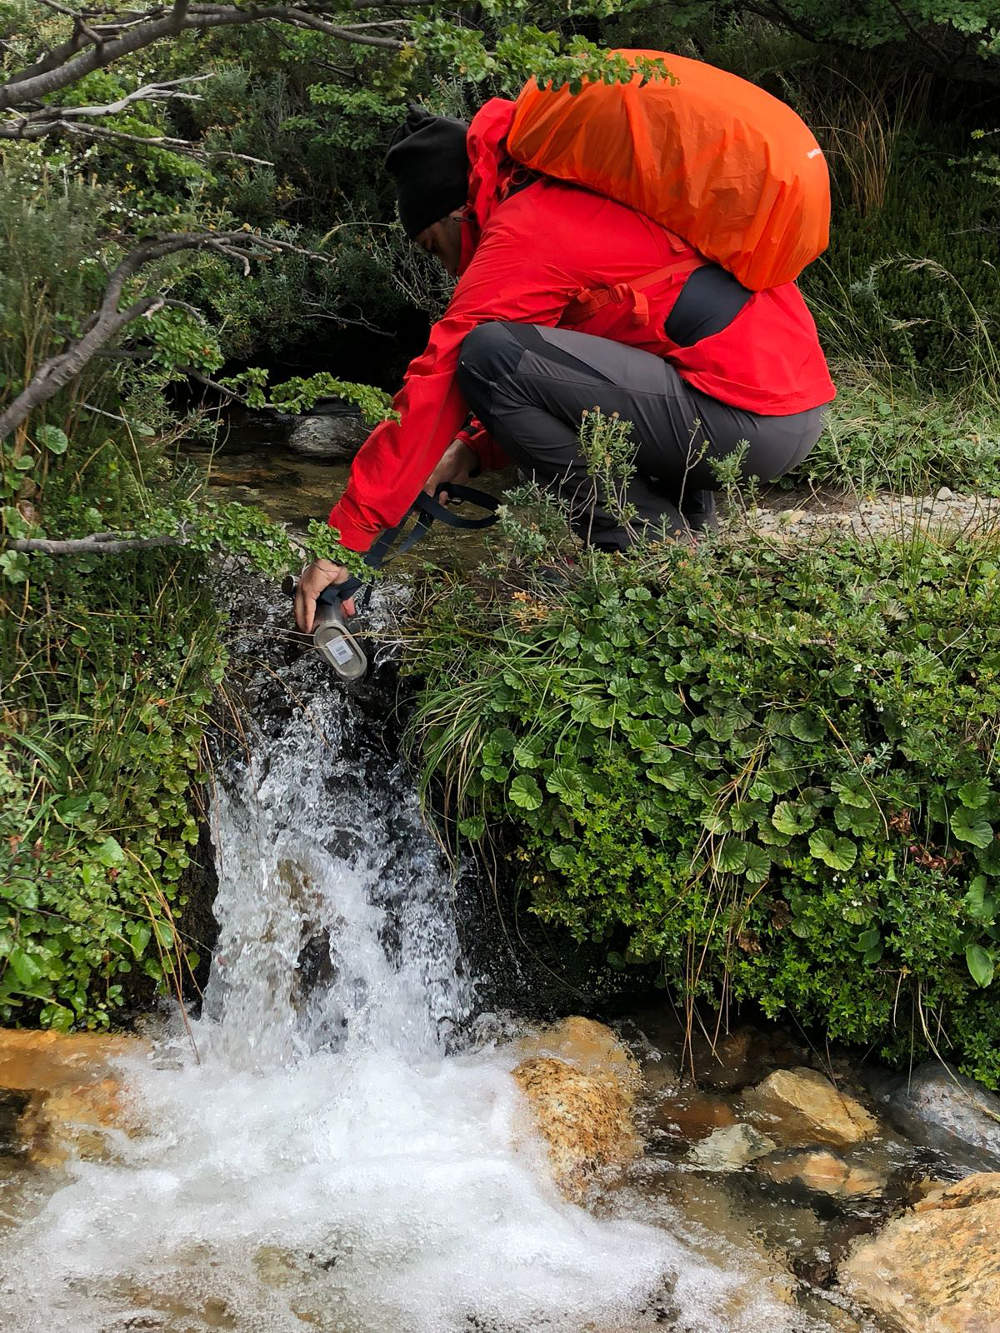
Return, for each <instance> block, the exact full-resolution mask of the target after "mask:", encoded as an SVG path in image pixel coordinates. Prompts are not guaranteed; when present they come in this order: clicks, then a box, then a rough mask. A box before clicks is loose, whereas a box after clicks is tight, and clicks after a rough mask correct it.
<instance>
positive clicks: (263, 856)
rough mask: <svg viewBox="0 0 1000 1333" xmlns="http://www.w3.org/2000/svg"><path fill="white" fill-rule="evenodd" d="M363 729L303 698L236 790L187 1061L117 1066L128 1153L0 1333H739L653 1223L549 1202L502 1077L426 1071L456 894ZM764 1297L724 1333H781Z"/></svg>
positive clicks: (693, 1266) (52, 1209)
mask: <svg viewBox="0 0 1000 1333" xmlns="http://www.w3.org/2000/svg"><path fill="white" fill-rule="evenodd" d="M358 726H359V724H358V723H357V721H356V719H355V718H354V716H353V715H352V714H351V713H350V712H348V711H346V710H344V709H343V708H342V707H341V705H340V702H339V701H338V696H337V695H335V694H333V693H331V694H330V695H329V696H326V695H324V694H323V693H322V692H321V693H319V694H317V695H314V697H313V698H312V700H311V702H310V703H309V705H308V707H306V708H299V709H297V710H296V711H295V713H294V716H292V717H291V719H290V720H289V721H288V722H287V724H286V725H285V726H284V729H283V730H282V731H281V732H280V734H278V735H277V736H274V735H272V736H271V737H270V738H269V739H268V740H267V742H266V743H264V742H263V741H262V742H261V743H260V745H259V748H258V749H257V751H256V752H255V753H251V754H250V755H249V756H248V757H247V758H246V759H245V760H244V761H242V762H241V763H239V764H237V765H235V766H232V765H231V766H230V772H229V775H228V778H227V779H226V782H225V784H224V787H223V789H222V790H220V794H219V807H218V810H217V857H218V866H219V877H220V891H219V898H218V904H217V908H216V914H217V916H218V918H219V921H220V924H221V936H220V939H219V945H218V952H217V957H216V959H215V963H214V965H213V972H212V976H211V981H210V984H209V987H208V990H207V994H206V1000H205V1006H204V1014H203V1016H202V1018H201V1019H200V1020H199V1021H198V1022H196V1023H194V1024H192V1030H193V1038H194V1045H195V1046H196V1047H197V1058H196V1057H195V1055H194V1053H193V1052H192V1047H191V1042H190V1040H189V1039H188V1037H187V1036H186V1035H185V1034H184V1032H183V1029H182V1028H180V1026H179V1025H178V1030H177V1031H176V1032H174V1033H167V1034H166V1035H165V1036H163V1037H162V1038H161V1039H160V1040H159V1041H158V1042H157V1044H156V1049H155V1050H154V1052H153V1054H152V1055H151V1056H150V1058H149V1059H148V1060H141V1061H136V1062H135V1063H134V1064H132V1065H131V1066H130V1067H129V1068H128V1071H127V1086H128V1096H129V1097H130V1099H131V1102H132V1104H133V1113H134V1116H135V1118H136V1119H137V1120H138V1122H139V1123H140V1124H141V1126H142V1127H143V1128H142V1130H141V1132H140V1133H139V1134H137V1135H135V1136H133V1137H126V1136H125V1135H121V1136H120V1138H118V1139H117V1140H116V1141H115V1142H113V1144H112V1145H111V1146H112V1155H111V1160H109V1161H107V1162H102V1163H96V1162H77V1163H73V1164H71V1165H70V1167H69V1170H68V1179H67V1181H66V1183H64V1184H63V1185H62V1186H61V1187H60V1188H58V1189H57V1190H56V1191H55V1192H54V1193H53V1194H51V1196H50V1197H49V1198H48V1199H47V1201H45V1202H43V1203H42V1204H41V1205H40V1207H39V1209H38V1210H37V1212H36V1215H35V1216H34V1217H32V1218H29V1219H27V1220H25V1221H23V1222H22V1224H21V1225H20V1226H19V1227H16V1228H14V1229H12V1230H10V1231H9V1232H8V1233H7V1237H6V1239H5V1240H4V1242H3V1244H2V1246H0V1273H2V1278H0V1326H2V1328H3V1329H4V1330H5V1331H6V1333H124V1331H125V1330H131V1329H163V1330H169V1331H170V1333H200V1331H201V1330H209V1329H238V1330H246V1331H247V1333H283V1331H284V1330H299V1331H301V1330H303V1329H306V1328H316V1329H320V1330H329V1331H331V1333H355V1331H357V1333H453V1331H454V1333H460V1331H464V1333H473V1331H475V1330H479V1331H481V1333H513V1331H517V1333H528V1330H542V1329H544V1330H553V1331H555V1330H567V1331H572V1333H581V1331H582V1330H585V1329H588V1330H589V1329H595V1330H596V1329H600V1330H611V1329H628V1328H631V1327H633V1326H634V1319H635V1312H636V1311H637V1310H638V1309H639V1308H640V1307H641V1306H642V1304H643V1302H644V1301H646V1300H647V1299H648V1298H649V1297H650V1295H651V1293H654V1292H656V1291H657V1290H661V1291H669V1292H671V1293H672V1294H671V1295H670V1296H669V1297H666V1298H665V1299H667V1301H668V1304H669V1305H670V1306H671V1308H674V1309H676V1310H677V1311H678V1314H677V1316H676V1317H673V1316H671V1317H670V1318H669V1319H668V1320H667V1323H666V1326H669V1327H673V1328H684V1329H698V1330H708V1329H719V1330H722V1329H732V1328H735V1327H736V1326H737V1325H736V1322H734V1319H733V1317H732V1316H731V1315H730V1314H727V1313H724V1312H725V1311H726V1310H727V1309H728V1308H729V1306H728V1302H729V1297H730V1296H731V1294H732V1291H733V1288H734V1284H737V1285H738V1283H739V1281H740V1279H738V1278H737V1277H736V1276H735V1275H734V1274H732V1273H726V1272H723V1271H722V1270H721V1269H718V1268H716V1267H715V1266H713V1265H712V1264H711V1263H709V1262H708V1261H706V1260H704V1259H702V1258H699V1257H697V1256H696V1255H695V1254H694V1252H693V1251H692V1250H690V1249H689V1248H686V1247H685V1246H684V1245H683V1244H681V1243H680V1242H679V1241H677V1240H675V1239H674V1238H673V1237H672V1235H671V1231H670V1228H669V1216H663V1215H662V1213H663V1210H662V1209H660V1210H656V1209H654V1210H653V1214H656V1213H657V1211H659V1213H660V1214H661V1215H660V1216H658V1217H654V1219H653V1220H655V1221H656V1222H657V1223H658V1224H656V1225H651V1224H648V1223H640V1222H638V1221H633V1220H625V1219H621V1218H611V1219H610V1220H609V1219H607V1218H605V1219H603V1220H602V1219H598V1218H597V1217H595V1216H593V1215H592V1214H590V1213H588V1212H587V1211H585V1210H584V1209H582V1208H580V1207H577V1206H575V1205H571V1204H569V1203H567V1202H565V1201H564V1200H563V1199H562V1198H561V1197H560V1196H559V1195H558V1193H557V1191H556V1190H555V1189H554V1187H553V1186H552V1184H551V1182H550V1181H549V1179H548V1177H547V1175H546V1171H545V1168H544V1162H543V1159H542V1153H541V1149H540V1148H539V1147H538V1145H537V1143H535V1141H534V1140H533V1139H532V1137H531V1135H530V1134H529V1133H528V1131H527V1126H526V1121H525V1118H524V1110H523V1107H522V1105H521V1103H520V1101H519V1095H518V1094H517V1092H516V1089H515V1085H514V1083H513V1081H512V1080H511V1078H510V1077H509V1070H510V1068H511V1067H512V1066H513V1064H514V1063H516V1059H517V1057H516V1056H515V1055H513V1054H512V1053H511V1051H509V1050H505V1049H504V1048H503V1046H495V1045H491V1044H487V1043H482V1042H481V1043H479V1044H478V1045H476V1044H475V1043H466V1045H465V1047H464V1048H463V1047H462V1046H461V1044H457V1049H455V1050H454V1051H452V1052H451V1053H449V1051H448V1050H447V1049H446V1044H447V1042H448V1039H449V1037H450V1036H451V1035H452V1034H453V1033H454V1032H455V1031H456V1029H457V1027H458V1025H459V1024H461V1023H462V1021H463V1020H464V1019H466V1018H467V1016H468V1014H469V1012H470V1007H471V1005H472V1001H473V993H472V989H471V987H470V986H469V984H468V983H467V982H466V981H465V980H464V979H463V978H462V968H461V961H460V956H459V946H458V939H457V934H456V929H455V921H454V916H453V905H452V890H451V886H450V883H449V879H448V876H447V874H446V872H445V869H444V867H443V865H442V864H441V862H440V859H439V857H438V855H437V853H436V849H435V848H434V845H433V843H432V841H431V839H430V838H429V837H428V835H427V833H426V832H425V830H424V829H423V828H422V827H421V824H420V820H419V816H418V812H417V809H416V805H415V801H414V799H413V797H412V795H411V794H410V793H409V792H408V789H407V785H406V783H405V781H404V780H403V779H402V777H401V776H400V774H399V773H398V771H396V769H395V767H394V761H393V760H392V759H391V758H390V757H388V756H381V755H379V753H378V751H377V747H376V746H375V745H374V744H373V742H372V740H371V738H370V737H367V738H366V737H365V736H363V735H361V734H360V733H358ZM345 755H352V756H353V757H352V758H346V757H344V756H345ZM651 1216H652V1214H651ZM761 1299H762V1301H763V1303H762V1304H761V1303H757V1304H756V1305H755V1304H754V1302H753V1301H750V1302H749V1303H747V1302H744V1303H743V1306H744V1313H743V1315H742V1316H741V1317H740V1319H739V1321H738V1322H739V1326H740V1327H742V1328H745V1329H747V1330H752V1329H756V1328H767V1329H768V1330H775V1329H778V1328H781V1327H792V1326H793V1325H792V1324H791V1323H789V1322H787V1312H786V1315H785V1316H784V1317H782V1316H779V1315H778V1312H777V1311H776V1309H773V1308H772V1307H771V1306H770V1304H769V1303H768V1302H767V1301H766V1300H765V1299H764V1298H763V1297H762V1298H761ZM794 1326H796V1327H798V1326H799V1325H794Z"/></svg>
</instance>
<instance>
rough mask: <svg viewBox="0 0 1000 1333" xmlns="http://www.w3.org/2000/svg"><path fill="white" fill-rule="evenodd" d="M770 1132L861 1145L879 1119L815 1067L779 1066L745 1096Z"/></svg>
mask: <svg viewBox="0 0 1000 1333" xmlns="http://www.w3.org/2000/svg"><path fill="white" fill-rule="evenodd" d="M743 1097H744V1101H745V1102H746V1105H747V1106H748V1107H749V1108H750V1109H751V1110H752V1111H755V1112H756V1113H757V1114H758V1116H760V1117H761V1119H762V1120H763V1122H764V1123H765V1124H766V1126H767V1129H768V1131H769V1132H770V1133H772V1134H774V1135H776V1136H777V1137H778V1138H780V1139H781V1140H782V1141H783V1142H785V1143H789V1144H796V1143H797V1144H806V1143H827V1144H831V1145H833V1146H834V1147H837V1146H839V1145H841V1144H848V1143H859V1142H860V1141H861V1140H862V1139H868V1138H871V1137H872V1135H874V1134H875V1133H876V1132H877V1131H878V1121H877V1120H876V1119H875V1117H874V1116H873V1115H872V1114H871V1113H870V1112H869V1111H866V1110H865V1108H864V1107H863V1106H862V1105H861V1103H860V1102H859V1101H858V1100H857V1099H856V1098H854V1097H851V1096H849V1095H848V1094H847V1093H843V1092H840V1091H839V1090H838V1089H837V1088H835V1087H834V1085H833V1084H832V1083H831V1082H830V1080H829V1079H828V1078H825V1077H824V1076H823V1075H822V1074H819V1073H817V1072H816V1070H814V1069H805V1068H798V1069H777V1070H775V1072H774V1073H773V1074H770V1075H768V1077H767V1078H766V1079H764V1081H763V1083H759V1084H758V1085H757V1086H756V1087H755V1088H751V1089H749V1091H747V1092H745V1093H744V1094H743Z"/></svg>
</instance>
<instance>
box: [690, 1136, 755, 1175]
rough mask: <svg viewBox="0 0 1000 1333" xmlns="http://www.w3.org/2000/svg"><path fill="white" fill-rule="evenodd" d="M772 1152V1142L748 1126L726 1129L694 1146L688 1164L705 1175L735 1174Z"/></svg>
mask: <svg viewBox="0 0 1000 1333" xmlns="http://www.w3.org/2000/svg"><path fill="white" fill-rule="evenodd" d="M774 1148H775V1143H774V1140H773V1139H769V1138H768V1137H767V1135H766V1134H761V1133H759V1131H758V1130H756V1129H754V1128H753V1127H752V1126H751V1125H728V1126H726V1127H725V1128H722V1129H716V1130H714V1131H713V1132H712V1133H711V1134H709V1136H708V1138H707V1139H702V1141H701V1143H696V1144H695V1146H694V1147H693V1148H692V1149H691V1151H690V1153H689V1154H688V1161H690V1162H691V1163H692V1164H693V1165H694V1166H698V1167H701V1168H702V1169H703V1170H705V1171H739V1170H741V1169H742V1168H743V1167H744V1166H746V1165H747V1164H748V1163H749V1162H752V1161H754V1160H755V1159H756V1158H758V1157H764V1156H766V1154H767V1153H769V1152H773V1151H774Z"/></svg>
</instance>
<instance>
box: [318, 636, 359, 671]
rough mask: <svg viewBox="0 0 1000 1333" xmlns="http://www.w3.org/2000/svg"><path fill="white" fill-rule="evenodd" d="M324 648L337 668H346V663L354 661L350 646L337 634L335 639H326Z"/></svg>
mask: <svg viewBox="0 0 1000 1333" xmlns="http://www.w3.org/2000/svg"><path fill="white" fill-rule="evenodd" d="M324 647H325V648H326V650H327V652H328V653H329V654H330V656H331V657H332V658H333V660H334V661H335V662H336V663H337V665H338V666H346V665H347V663H348V662H351V661H353V659H354V653H353V651H352V649H351V645H350V644H349V643H348V641H347V640H346V639H343V638H341V637H340V635H339V634H338V635H337V636H336V637H335V638H332V639H328V640H327V641H326V643H325V645H324Z"/></svg>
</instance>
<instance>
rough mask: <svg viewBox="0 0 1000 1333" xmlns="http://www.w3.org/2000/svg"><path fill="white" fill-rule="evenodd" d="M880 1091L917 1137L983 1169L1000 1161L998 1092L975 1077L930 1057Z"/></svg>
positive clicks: (894, 1116) (893, 1116)
mask: <svg viewBox="0 0 1000 1333" xmlns="http://www.w3.org/2000/svg"><path fill="white" fill-rule="evenodd" d="M869 1086H870V1085H869ZM873 1092H874V1089H873ZM880 1092H881V1100H883V1101H884V1104H885V1109H886V1114H887V1115H888V1118H889V1119H890V1120H891V1121H892V1123H893V1124H894V1125H895V1126H896V1128H897V1129H900V1130H902V1132H903V1133H904V1134H907V1135H908V1136H909V1137H910V1138H912V1139H914V1140H915V1141H916V1142H917V1143H922V1144H925V1145H926V1146H927V1147H929V1148H937V1149H939V1150H941V1151H944V1152H948V1153H953V1154H955V1155H956V1156H957V1157H960V1158H962V1159H964V1160H965V1161H966V1162H967V1163H968V1164H969V1165H970V1166H974V1167H977V1168H979V1169H993V1170H995V1169H996V1168H997V1166H998V1165H1000V1097H997V1096H996V1095H995V1094H994V1093H992V1092H987V1091H986V1089H985V1088H983V1087H980V1085H979V1084H978V1083H976V1082H975V1081H974V1080H973V1079H971V1078H965V1077H964V1076H963V1075H961V1074H956V1073H955V1072H954V1071H953V1070H950V1069H948V1068H947V1067H946V1066H944V1065H942V1064H939V1063H938V1062H937V1061H935V1060H929V1061H927V1063H926V1064H922V1065H920V1066H918V1068H916V1069H915V1070H914V1071H913V1073H912V1074H911V1075H910V1076H909V1078H901V1079H899V1080H898V1082H897V1083H896V1084H895V1086H893V1085H889V1087H886V1085H885V1084H884V1082H883V1084H882V1087H881V1089H880ZM875 1095H876V1096H878V1095H879V1093H878V1092H876V1093H875Z"/></svg>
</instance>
